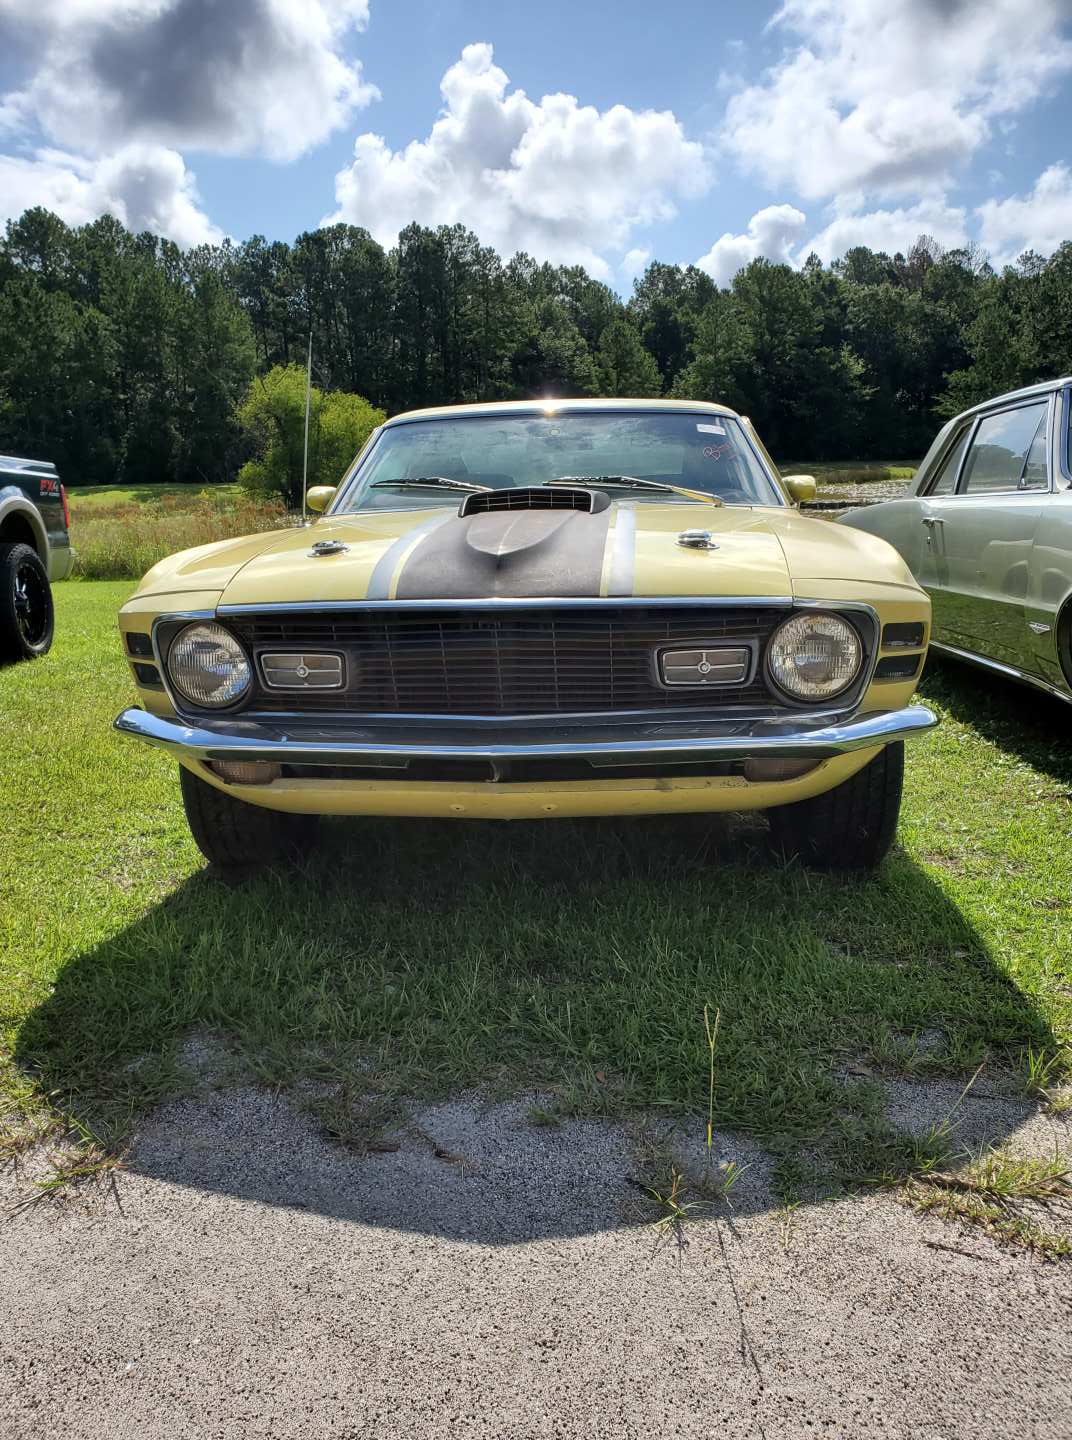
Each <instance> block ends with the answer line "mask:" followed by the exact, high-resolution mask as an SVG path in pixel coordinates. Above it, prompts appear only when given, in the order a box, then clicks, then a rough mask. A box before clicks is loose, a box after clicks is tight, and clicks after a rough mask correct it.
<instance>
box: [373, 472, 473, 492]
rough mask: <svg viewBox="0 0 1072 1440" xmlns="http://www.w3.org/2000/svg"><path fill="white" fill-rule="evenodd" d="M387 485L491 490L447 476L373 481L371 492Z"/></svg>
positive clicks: (423, 476)
mask: <svg viewBox="0 0 1072 1440" xmlns="http://www.w3.org/2000/svg"><path fill="white" fill-rule="evenodd" d="M385 485H397V486H400V487H402V488H403V489H413V488H415V489H420V490H490V489H491V488H492V487H491V486H490V485H476V484H472V483H471V482H470V481H468V480H449V479H448V478H447V476H446V475H408V476H402V477H400V478H399V479H398V480H373V482H372V484H371V485H370V486H369V489H370V490H379V489H381V488H382V487H383V486H385Z"/></svg>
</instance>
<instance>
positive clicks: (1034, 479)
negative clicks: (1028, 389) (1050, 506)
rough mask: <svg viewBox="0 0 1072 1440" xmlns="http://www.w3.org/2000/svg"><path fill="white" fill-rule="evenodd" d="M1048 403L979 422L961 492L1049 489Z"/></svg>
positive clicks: (983, 492)
mask: <svg viewBox="0 0 1072 1440" xmlns="http://www.w3.org/2000/svg"><path fill="white" fill-rule="evenodd" d="M1048 409H1049V402H1048V401H1047V400H1042V401H1040V402H1039V403H1038V404H1037V405H1021V406H1020V407H1019V408H1018V409H1016V410H1004V411H1002V412H1001V413H1000V414H998V415H988V416H986V418H985V419H984V420H981V421H980V422H979V428H978V430H977V431H976V432H975V442H974V444H973V445H972V448H971V451H970V452H969V454H968V459H967V461H966V463H965V466H964V479H963V481H962V484H961V489H962V490H963V491H965V492H966V493H968V494H969V495H978V494H985V493H986V492H988V491H993V490H1039V489H1045V488H1046V484H1047V477H1046V415H1047V412H1048Z"/></svg>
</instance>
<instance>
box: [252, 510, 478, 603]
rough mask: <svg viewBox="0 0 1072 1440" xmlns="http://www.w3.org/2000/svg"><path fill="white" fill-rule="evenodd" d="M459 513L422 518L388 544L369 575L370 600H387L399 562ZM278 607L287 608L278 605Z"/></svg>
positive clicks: (449, 511) (450, 511)
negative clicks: (431, 531) (418, 542)
mask: <svg viewBox="0 0 1072 1440" xmlns="http://www.w3.org/2000/svg"><path fill="white" fill-rule="evenodd" d="M456 515H457V511H456V510H455V509H449V510H447V512H446V513H445V514H443V515H431V516H429V518H428V519H427V520H422V521H421V523H420V524H419V525H414V526H413V528H412V530H407V531H406V533H405V534H404V535H400V536H399V537H398V539H397V540H395V541H393V542H392V544H390V545H388V547H387V549H386V550H385V551H384V552H383V554H382V555H381V556H380V558H379V559H378V560H377V561H376V564H375V566H374V568H373V571H372V574H371V575H370V576H369V583H368V589H367V591H366V592H365V598H366V599H368V600H379V601H383V600H387V599H388V598H389V596H390V594H391V581H392V580H393V579H394V578H395V572H396V571H397V569H398V566H399V562H400V561H401V559H402V557H403V556H404V555H405V554H406V552H407V551H408V550H409V549H410V547H411V546H412V545H414V544H415V542H416V541H418V540H420V539H421V537H422V536H424V535H426V534H427V533H428V532H429V531H430V530H436V529H438V527H439V526H440V525H442V524H443V522H444V521H445V520H450V519H453V518H454V517H455V516H456ZM275 608H276V609H280V608H285V607H280V606H276V607H275Z"/></svg>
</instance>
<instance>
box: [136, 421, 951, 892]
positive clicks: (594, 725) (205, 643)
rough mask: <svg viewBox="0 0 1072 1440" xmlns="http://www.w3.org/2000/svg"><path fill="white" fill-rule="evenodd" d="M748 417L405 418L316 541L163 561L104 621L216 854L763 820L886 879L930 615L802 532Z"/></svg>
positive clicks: (830, 858)
mask: <svg viewBox="0 0 1072 1440" xmlns="http://www.w3.org/2000/svg"><path fill="white" fill-rule="evenodd" d="M814 490H815V486H814V481H812V480H811V479H810V478H809V477H806V476H800V477H795V478H793V477H790V478H789V479H786V480H783V479H782V478H781V477H780V476H779V474H778V472H777V470H776V469H775V467H774V464H773V462H772V461H771V459H770V457H769V456H768V454H767V452H766V450H765V449H764V447H763V445H762V444H761V443H760V441H759V438H758V436H757V435H756V433H755V431H754V430H753V429H752V427H751V425H750V424H749V422H748V421H747V420H746V419H744V418H743V417H741V416H738V415H736V414H734V412H733V411H731V410H727V409H726V408H724V407H723V406H719V405H703V404H694V403H691V402H686V401H650V400H587V401H579V400H568V401H566V400H564V401H557V400H556V401H546V402H531V403H529V402H525V403H511V404H495V405H473V406H460V407H459V406H455V407H452V408H449V409H441V410H424V411H415V412H412V413H410V414H405V415H397V416H395V418H394V419H393V420H390V421H388V422H387V424H386V425H383V426H382V427H381V428H380V429H379V430H378V431H376V432H375V433H374V434H373V436H372V437H371V438H370V440H369V443H368V444H367V445H366V446H365V448H364V450H363V451H362V453H361V454H360V455H359V456H358V457H357V459H356V461H355V462H354V464H353V466H352V467H351V469H350V471H349V473H348V474H347V475H346V477H345V478H344V480H343V481H342V484H341V485H340V486H339V487H338V489H337V490H334V489H329V488H322V489H317V490H314V491H311V492H310V497H309V499H310V505H311V507H312V508H314V509H315V510H317V511H318V512H319V511H326V513H323V514H322V515H321V518H319V519H318V520H317V522H316V524H315V525H313V526H312V527H311V528H301V529H292V530H285V531H276V532H273V533H270V534H261V535H253V536H250V537H248V538H246V539H240V540H224V541H221V542H219V543H217V544H213V545H203V546H199V547H198V548H197V549H194V550H185V551H183V552H182V553H181V554H178V555H173V556H172V557H171V558H170V559H167V560H165V561H163V562H162V563H161V564H159V565H156V566H154V567H153V569H152V570H150V571H149V573H148V574H147V575H146V576H145V578H144V580H143V581H142V583H141V585H140V587H139V589H138V590H137V592H136V594H135V595H134V596H133V598H132V599H130V600H129V601H128V602H127V603H126V604H125V605H124V606H123V609H122V611H121V613H120V628H121V630H122V635H123V644H124V647H125V651H126V655H127V658H128V660H129V662H130V665H131V669H132V671H133V674H134V680H135V684H136V685H137V687H138V695H139V699H140V701H141V708H138V709H129V710H124V711H123V713H122V714H121V715H120V716H119V718H118V720H117V721H116V726H117V728H118V729H119V730H120V731H121V732H122V733H124V734H127V735H134V736H137V737H139V738H140V739H143V740H146V741H148V742H149V743H150V744H152V745H158V746H162V747H163V748H164V749H166V750H168V751H170V752H171V753H172V754H173V755H174V756H175V757H176V759H177V760H178V761H179V764H180V767H181V768H180V772H179V776H180V781H181V785H182V795H183V801H184V803H185V807H186V814H187V817H188V819H189V822H190V827H191V829H192V831H193V834H194V837H195V839H196V840H197V843H198V845H199V846H200V847H201V849H202V850H203V852H204V853H205V855H206V856H207V857H208V859H209V860H211V861H215V862H216V863H218V864H221V865H226V866H236V867H237V866H246V865H252V864H257V863H261V862H264V861H267V860H270V859H274V858H278V857H280V856H282V855H285V854H286V853H288V852H292V851H294V850H295V849H296V848H297V849H301V848H303V847H305V846H307V845H308V844H310V843H311V841H312V839H313V833H312V832H313V828H314V827H315V824H316V817H317V816H318V815H322V814H333V815H408V816H443V817H459V818H463V819H467V818H478V819H491V818H494V819H503V820H510V819H521V818H524V819H544V818H549V817H555V816H577V815H646V814H656V813H675V814H680V813H684V812H688V811H715V810H757V809H760V810H767V811H769V812H770V813H769V818H770V826H771V832H772V836H773V839H774V841H775V843H776V845H777V847H778V848H779V849H780V850H781V851H782V852H783V853H787V854H795V855H799V856H801V857H802V858H803V859H805V860H807V861H809V862H811V863H813V864H817V865H821V866H827V867H830V868H837V869H862V868H866V867H869V866H872V865H875V864H877V863H878V861H879V860H881V858H882V856H883V855H884V854H885V852H886V850H887V849H888V848H889V845H890V842H891V840H892V838H893V834H894V831H895V829H896V825H897V813H898V809H899V806H900V798H901V780H902V775H903V767H904V743H903V742H904V739H905V738H906V737H908V736H911V735H915V734H918V733H920V732H922V731H925V730H927V729H929V728H930V727H931V726H932V725H933V724H934V723H935V721H934V717H933V715H931V713H930V712H929V711H928V710H926V709H924V708H923V707H922V706H918V705H910V704H909V702H910V700H911V698H912V694H913V691H914V689H915V686H916V681H917V678H918V676H919V672H920V670H921V668H922V666H923V660H924V655H925V652H926V647H927V641H928V637H929V629H930V602H929V601H928V599H927V597H926V595H925V594H924V592H923V591H922V590H921V589H920V588H919V586H918V585H917V584H916V583H915V581H914V580H913V579H912V576H911V574H910V573H909V571H908V570H907V569H906V567H905V565H904V562H903V561H902V560H901V558H900V556H899V555H898V554H897V553H896V551H895V550H893V549H892V548H891V546H889V545H887V544H886V542H885V541H883V540H879V539H877V538H876V537H874V536H872V535H868V534H864V533H861V532H859V531H855V530H849V529H846V528H845V527H843V526H840V525H831V524H830V523H829V522H827V521H826V520H823V519H818V518H810V517H807V516H804V515H801V513H800V511H799V510H798V509H797V508H795V502H798V501H800V500H802V499H808V498H810V496H811V495H814Z"/></svg>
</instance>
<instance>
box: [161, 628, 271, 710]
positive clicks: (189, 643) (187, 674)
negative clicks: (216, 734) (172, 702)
mask: <svg viewBox="0 0 1072 1440" xmlns="http://www.w3.org/2000/svg"><path fill="white" fill-rule="evenodd" d="M167 670H168V676H169V677H170V679H171V683H172V685H174V687H175V689H176V690H178V692H179V694H180V695H182V696H184V697H185V699H187V700H189V701H190V702H191V703H192V704H194V705H205V706H209V707H219V706H223V705H233V704H234V702H235V701H236V700H237V699H238V698H239V696H240V695H242V694H243V693H244V692H245V691H246V690H248V689H249V685H250V681H251V680H252V679H253V672H252V671H251V670H250V668H249V661H248V660H247V659H246V652H245V651H244V650H243V649H242V647H241V645H239V643H238V641H237V640H236V639H235V638H234V636H233V635H232V634H231V633H230V631H228V630H225V629H224V628H223V626H222V625H213V624H212V623H210V622H207V621H206V622H202V623H199V624H197V625H187V627H186V629H185V630H180V631H179V633H178V635H176V636H175V639H174V640H173V641H172V644H171V649H170V650H169V651H168V657H167Z"/></svg>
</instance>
